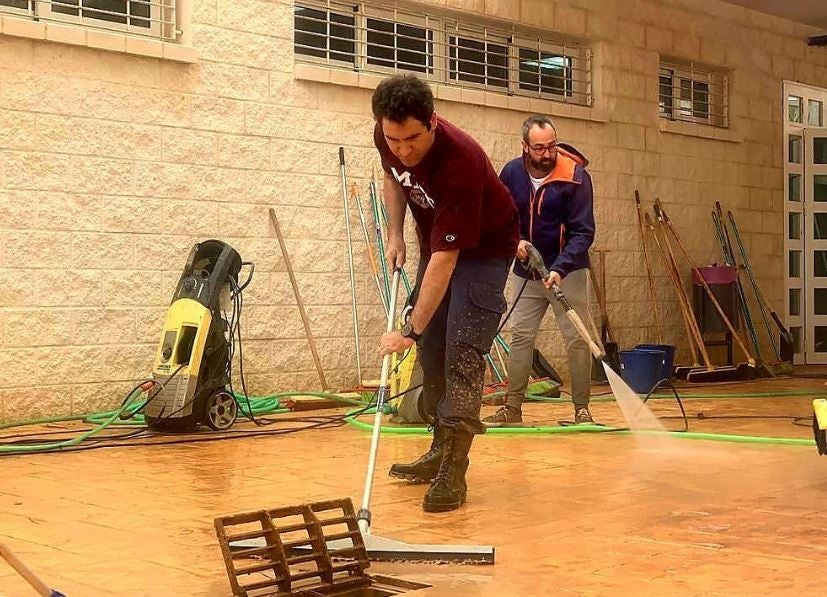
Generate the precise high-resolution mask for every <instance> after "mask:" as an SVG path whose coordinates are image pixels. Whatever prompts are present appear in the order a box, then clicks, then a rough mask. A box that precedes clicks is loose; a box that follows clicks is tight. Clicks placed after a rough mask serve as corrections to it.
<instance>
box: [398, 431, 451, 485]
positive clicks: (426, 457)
mask: <svg viewBox="0 0 827 597" xmlns="http://www.w3.org/2000/svg"><path fill="white" fill-rule="evenodd" d="M442 443H443V432H442V427H441V426H439V425H436V426H434V438H433V440H431V447H430V449H429V450H428V451H427V452H425V453H424V454H423V455H422V456H420V457H419V458H417V459H416V460H415V461H413V462H411V463H409V464H402V463H399V464H393V465H391V470H390V471H388V475H390V476H391V477H394V478H396V479H405V480H407V481H412V482H413V483H430V482H431V481H433V480H434V477H436V474H437V473H438V472H439V465H440V463H441V462H442Z"/></svg>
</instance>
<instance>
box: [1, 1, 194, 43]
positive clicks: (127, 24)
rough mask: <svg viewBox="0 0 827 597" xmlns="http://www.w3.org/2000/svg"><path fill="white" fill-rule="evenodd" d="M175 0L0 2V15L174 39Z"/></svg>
mask: <svg viewBox="0 0 827 597" xmlns="http://www.w3.org/2000/svg"><path fill="white" fill-rule="evenodd" d="M175 8H176V7H175V0H45V1H41V0H0V12H12V13H16V14H28V15H30V16H32V17H33V18H37V19H38V20H40V21H58V22H61V23H77V24H79V25H83V26H85V27H91V28H96V29H107V30H114V31H123V32H128V33H132V34H137V35H143V36H148V37H153V38H158V39H163V40H174V39H175V38H176V36H177V31H176V10H175Z"/></svg>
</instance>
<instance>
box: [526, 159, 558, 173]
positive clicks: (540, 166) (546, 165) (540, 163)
mask: <svg viewBox="0 0 827 597" xmlns="http://www.w3.org/2000/svg"><path fill="white" fill-rule="evenodd" d="M556 163H557V156H556V155H554V156H552V157H546V156H543V157H542V158H540V159H539V160H535V159H534V158H533V157H531V155H529V156H528V164H529V165H530V166H531V167H532V168H533V169H534V170H537V171H538V172H542V173H543V174H548V173H549V172H551V171H552V170H553V169H554V165H555V164H556Z"/></svg>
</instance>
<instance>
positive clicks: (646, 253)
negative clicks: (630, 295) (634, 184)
mask: <svg viewBox="0 0 827 597" xmlns="http://www.w3.org/2000/svg"><path fill="white" fill-rule="evenodd" d="M635 208H636V209H637V227H638V231H639V232H640V244H641V246H642V247H643V261H644V262H645V263H646V279H647V281H648V283H649V298H650V299H651V301H652V315H654V317H655V327H656V329H657V332H658V344H663V327H662V326H661V324H660V315H659V314H658V297H657V295H656V294H655V280H654V278H653V277H652V266H651V264H650V263H649V251H648V249H647V247H646V231H645V230H644V228H643V215H642V213H641V209H640V192H639V191H638V190H637V189H635Z"/></svg>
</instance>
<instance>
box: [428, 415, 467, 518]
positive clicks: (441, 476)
mask: <svg viewBox="0 0 827 597" xmlns="http://www.w3.org/2000/svg"><path fill="white" fill-rule="evenodd" d="M444 433H445V436H444V441H443V455H442V463H441V464H440V466H439V471H438V472H437V475H436V477H435V478H434V481H433V483H431V486H430V487H429V488H428V492H427V493H426V494H425V499H423V500H422V509H423V510H424V511H425V512H448V511H450V510H456V509H457V508H459V507H460V506H461V505H462V504H464V503H465V497H466V494H467V492H468V485H467V483H466V482H465V473H466V472H467V471H468V464H469V460H468V452H469V450H470V449H471V443H472V442H473V441H474V434H473V433H471V432H470V431H467V430H466V429H463V428H454V429H446V430H445V432H444Z"/></svg>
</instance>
